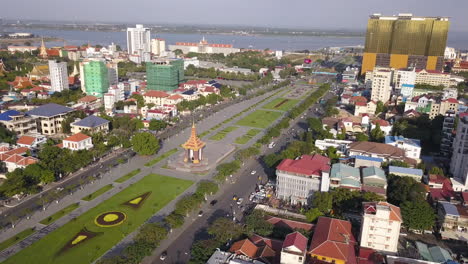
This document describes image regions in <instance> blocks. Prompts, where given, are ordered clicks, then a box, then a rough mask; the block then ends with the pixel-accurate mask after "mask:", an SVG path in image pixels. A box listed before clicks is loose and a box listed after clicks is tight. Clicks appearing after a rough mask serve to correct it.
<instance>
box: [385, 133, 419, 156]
mask: <svg viewBox="0 0 468 264" xmlns="http://www.w3.org/2000/svg"><path fill="white" fill-rule="evenodd" d="M385 144H388V145H392V146H395V147H397V148H400V149H403V150H404V151H405V156H406V157H408V158H412V159H415V160H419V157H420V156H421V141H420V140H419V139H412V138H405V137H402V136H385Z"/></svg>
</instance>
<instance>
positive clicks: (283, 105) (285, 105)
mask: <svg viewBox="0 0 468 264" xmlns="http://www.w3.org/2000/svg"><path fill="white" fill-rule="evenodd" d="M298 102H299V101H298V100H294V99H287V98H276V99H275V100H273V101H271V102H269V103H267V104H265V105H264V106H263V107H262V108H264V109H272V110H280V111H289V110H291V108H293V107H294V106H295V105H296V104H297V103H298Z"/></svg>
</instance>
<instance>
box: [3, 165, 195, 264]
mask: <svg viewBox="0 0 468 264" xmlns="http://www.w3.org/2000/svg"><path fill="white" fill-rule="evenodd" d="M192 184H193V182H192V181H189V180H182V179H177V178H172V177H168V176H164V175H158V174H149V175H147V176H145V177H144V178H143V179H141V180H140V181H138V182H136V183H134V184H132V185H130V186H129V187H127V188H125V189H124V190H122V191H121V192H119V193H117V194H116V195H114V196H112V197H110V198H109V199H107V200H105V201H103V202H102V203H100V204H98V205H97V206H96V207H94V208H92V209H90V210H89V211H87V212H85V213H84V214H82V215H80V216H79V217H77V218H76V219H74V220H72V221H70V222H69V223H67V224H65V225H63V226H62V227H59V228H58V229H56V230H55V231H53V232H51V233H50V234H48V235H46V236H45V237H43V238H42V239H41V240H39V241H37V242H35V243H34V244H32V245H31V246H29V247H27V248H25V249H23V250H22V251H20V252H19V253H18V254H16V255H14V256H12V257H10V258H9V259H7V260H5V262H4V263H5V264H17V263H67V264H81V263H92V262H94V261H95V260H96V259H97V258H98V257H100V256H101V255H103V254H104V253H105V252H107V251H108V250H109V249H111V248H112V247H113V246H114V245H115V244H117V243H118V242H119V241H121V240H122V239H123V238H124V237H125V236H127V235H128V234H130V233H132V232H133V231H135V229H137V228H138V227H139V226H141V225H142V224H143V223H144V222H145V221H147V220H148V219H149V218H150V217H151V216H152V215H154V214H155V213H156V212H158V211H159V210H160V209H161V208H163V207H164V206H165V205H167V204H168V203H169V202H170V201H172V200H173V199H175V198H176V197H177V196H179V195H180V194H181V193H182V192H184V191H185V190H186V189H187V188H188V187H190V186H191V185H192ZM147 192H151V193H150V194H149V196H147V197H146V199H144V201H143V202H141V205H140V206H139V207H138V208H136V207H133V206H129V205H125V204H124V203H126V202H128V201H133V200H134V199H135V198H136V197H138V196H139V195H143V194H145V193H147ZM114 211H116V212H121V213H123V214H124V215H126V219H125V220H123V222H122V223H121V224H120V225H116V226H112V227H101V226H98V225H97V224H96V223H95V219H96V217H97V216H99V215H101V214H102V213H105V212H114ZM84 229H85V230H87V231H88V232H93V233H94V234H97V235H96V236H94V237H92V238H90V239H85V240H84V241H83V242H81V243H79V244H78V245H76V246H74V247H72V248H68V249H67V250H63V248H64V247H65V245H67V243H69V242H70V241H71V240H73V238H74V237H76V235H77V234H78V233H79V232H80V231H82V230H84Z"/></svg>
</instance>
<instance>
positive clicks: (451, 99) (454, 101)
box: [444, 98, 458, 104]
mask: <svg viewBox="0 0 468 264" xmlns="http://www.w3.org/2000/svg"><path fill="white" fill-rule="evenodd" d="M444 102H449V103H452V104H458V100H457V99H455V98H449V99H447V100H445V101H444Z"/></svg>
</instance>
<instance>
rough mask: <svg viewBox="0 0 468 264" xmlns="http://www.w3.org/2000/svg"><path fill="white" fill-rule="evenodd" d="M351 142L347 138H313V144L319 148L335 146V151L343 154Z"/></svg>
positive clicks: (324, 148)
mask: <svg viewBox="0 0 468 264" xmlns="http://www.w3.org/2000/svg"><path fill="white" fill-rule="evenodd" d="M351 143H353V142H352V141H349V140H339V139H330V138H326V139H324V140H320V139H317V140H315V146H316V147H317V148H318V149H320V150H326V149H327V148H330V147H333V148H336V150H337V152H338V153H340V154H343V153H345V152H346V149H347V148H348V146H349V144H351Z"/></svg>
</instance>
